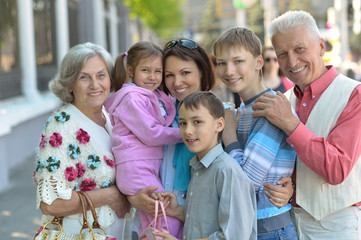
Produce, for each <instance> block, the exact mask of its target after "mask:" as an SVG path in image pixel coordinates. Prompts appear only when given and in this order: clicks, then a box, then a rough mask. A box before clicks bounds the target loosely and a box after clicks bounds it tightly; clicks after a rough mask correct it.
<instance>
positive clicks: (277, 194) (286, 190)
mask: <svg viewBox="0 0 361 240" xmlns="http://www.w3.org/2000/svg"><path fill="white" fill-rule="evenodd" d="M277 184H279V185H283V186H275V185H272V184H270V183H265V184H264V190H265V193H266V195H267V196H268V197H269V199H270V202H271V203H272V204H273V205H275V206H276V207H284V206H286V204H287V203H288V201H289V200H290V199H291V197H292V195H293V192H294V189H293V187H292V179H291V178H290V177H284V178H281V179H280V180H279V181H278V182H277Z"/></svg>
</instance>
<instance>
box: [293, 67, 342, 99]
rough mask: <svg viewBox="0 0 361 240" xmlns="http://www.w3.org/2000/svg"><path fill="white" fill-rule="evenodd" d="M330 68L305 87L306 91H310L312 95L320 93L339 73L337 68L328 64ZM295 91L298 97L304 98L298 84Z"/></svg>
mask: <svg viewBox="0 0 361 240" xmlns="http://www.w3.org/2000/svg"><path fill="white" fill-rule="evenodd" d="M326 68H327V69H328V70H327V72H326V73H325V74H323V75H322V76H321V77H319V78H318V79H316V80H315V81H313V82H312V83H311V84H310V85H308V86H306V87H305V90H304V92H306V91H310V92H311V95H314V96H317V95H320V94H321V93H322V92H323V91H325V89H326V88H327V87H328V86H329V85H330V84H331V82H332V81H333V79H335V77H336V76H337V75H338V73H337V71H336V68H335V67H334V66H332V65H330V66H326ZM294 93H295V95H296V97H297V98H302V96H303V94H302V92H301V90H300V89H299V87H298V86H296V87H295V88H294Z"/></svg>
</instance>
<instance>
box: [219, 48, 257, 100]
mask: <svg viewBox="0 0 361 240" xmlns="http://www.w3.org/2000/svg"><path fill="white" fill-rule="evenodd" d="M262 66H263V58H262V57H261V56H257V57H255V56H253V54H252V53H250V52H249V51H247V50H245V49H244V48H229V49H227V50H226V49H224V50H222V51H217V55H216V73H217V75H218V76H219V77H220V79H221V80H222V82H223V83H224V84H226V86H227V87H228V89H229V90H230V91H231V92H234V93H238V94H239V95H240V96H241V98H242V99H243V100H244V101H246V100H248V99H250V98H252V97H254V96H255V95H257V94H258V93H260V92H262V91H263V90H264V88H263V86H262V83H261V79H260V77H259V71H260V70H261V69H262Z"/></svg>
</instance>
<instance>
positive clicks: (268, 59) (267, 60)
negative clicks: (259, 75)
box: [264, 57, 277, 62]
mask: <svg viewBox="0 0 361 240" xmlns="http://www.w3.org/2000/svg"><path fill="white" fill-rule="evenodd" d="M264 60H265V61H266V62H270V61H271V60H273V61H274V62H277V58H270V57H267V58H265V59H264Z"/></svg>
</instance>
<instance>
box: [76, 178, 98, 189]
mask: <svg viewBox="0 0 361 240" xmlns="http://www.w3.org/2000/svg"><path fill="white" fill-rule="evenodd" d="M96 185H97V184H96V183H95V181H94V179H92V178H88V179H85V180H83V181H82V182H81V184H80V190H82V191H90V190H94V189H95V187H96Z"/></svg>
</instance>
